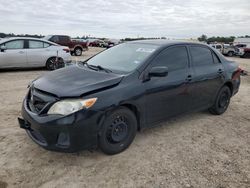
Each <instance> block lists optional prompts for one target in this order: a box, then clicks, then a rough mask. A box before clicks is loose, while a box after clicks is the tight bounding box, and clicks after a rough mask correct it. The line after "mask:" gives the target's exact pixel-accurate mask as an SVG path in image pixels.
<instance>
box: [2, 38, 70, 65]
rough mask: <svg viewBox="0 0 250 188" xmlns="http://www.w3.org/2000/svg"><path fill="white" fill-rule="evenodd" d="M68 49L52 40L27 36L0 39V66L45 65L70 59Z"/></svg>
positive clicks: (61, 62) (61, 63)
mask: <svg viewBox="0 0 250 188" xmlns="http://www.w3.org/2000/svg"><path fill="white" fill-rule="evenodd" d="M70 57H71V55H70V50H69V48H68V47H66V46H60V45H58V44H55V43H53V42H49V41H45V40H41V39H37V38H27V37H16V38H8V39H2V40H1V41H0V68H21V67H46V68H47V69H49V70H53V69H55V64H58V63H60V65H59V66H61V65H63V63H66V62H67V61H70Z"/></svg>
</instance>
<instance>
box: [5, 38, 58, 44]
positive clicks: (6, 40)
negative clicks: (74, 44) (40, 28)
mask: <svg viewBox="0 0 250 188" xmlns="http://www.w3.org/2000/svg"><path fill="white" fill-rule="evenodd" d="M21 39H23V40H24V39H26V40H39V41H43V42H47V43H50V44H53V45H57V44H56V43H53V42H51V41H47V40H44V39H42V38H34V37H8V38H3V39H2V40H1V41H0V42H1V43H5V42H8V41H11V40H21Z"/></svg>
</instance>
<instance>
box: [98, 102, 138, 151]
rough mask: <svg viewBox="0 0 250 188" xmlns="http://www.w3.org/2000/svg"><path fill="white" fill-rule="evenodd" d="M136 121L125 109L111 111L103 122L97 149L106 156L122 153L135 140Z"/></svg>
mask: <svg viewBox="0 0 250 188" xmlns="http://www.w3.org/2000/svg"><path fill="white" fill-rule="evenodd" d="M136 132H137V120H136V117H135V115H134V113H133V112H132V111H130V110H129V109H127V108H125V107H120V108H119V109H117V110H115V111H113V112H112V113H111V114H110V115H108V116H107V118H106V119H105V121H104V124H103V127H102V130H101V133H100V137H99V140H98V142H99V148H100V149H101V150H102V151H103V152H104V153H106V154H108V155H113V154H117V153H120V152H122V151H124V150H125V149H126V148H128V147H129V145H130V144H131V143H132V141H133V140H134V138H135V135H136Z"/></svg>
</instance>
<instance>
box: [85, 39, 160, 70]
mask: <svg viewBox="0 0 250 188" xmlns="http://www.w3.org/2000/svg"><path fill="white" fill-rule="evenodd" d="M157 48H158V46H156V45H151V44H136V43H124V44H120V45H117V46H114V47H112V48H110V49H108V50H105V51H103V52H102V53H100V54H98V55H96V56H94V57H93V58H91V59H90V60H88V61H87V63H88V64H89V65H95V66H98V65H100V66H102V67H104V68H107V69H110V70H112V71H119V72H125V73H128V72H131V71H133V70H135V69H136V68H137V67H139V66H140V65H141V64H142V63H143V61H144V60H146V59H147V58H148V57H149V56H150V55H151V54H152V53H153V52H154V51H155V50H156V49H157Z"/></svg>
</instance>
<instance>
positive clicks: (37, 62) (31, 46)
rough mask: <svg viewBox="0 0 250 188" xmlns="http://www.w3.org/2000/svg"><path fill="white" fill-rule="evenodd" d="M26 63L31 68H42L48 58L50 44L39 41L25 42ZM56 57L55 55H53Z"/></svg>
mask: <svg viewBox="0 0 250 188" xmlns="http://www.w3.org/2000/svg"><path fill="white" fill-rule="evenodd" d="M27 41H28V50H27V61H28V65H29V66H32V67H43V66H45V64H46V61H47V60H48V58H49V57H50V54H51V50H50V44H49V43H47V42H43V41H40V40H27ZM55 55H56V54H55Z"/></svg>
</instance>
